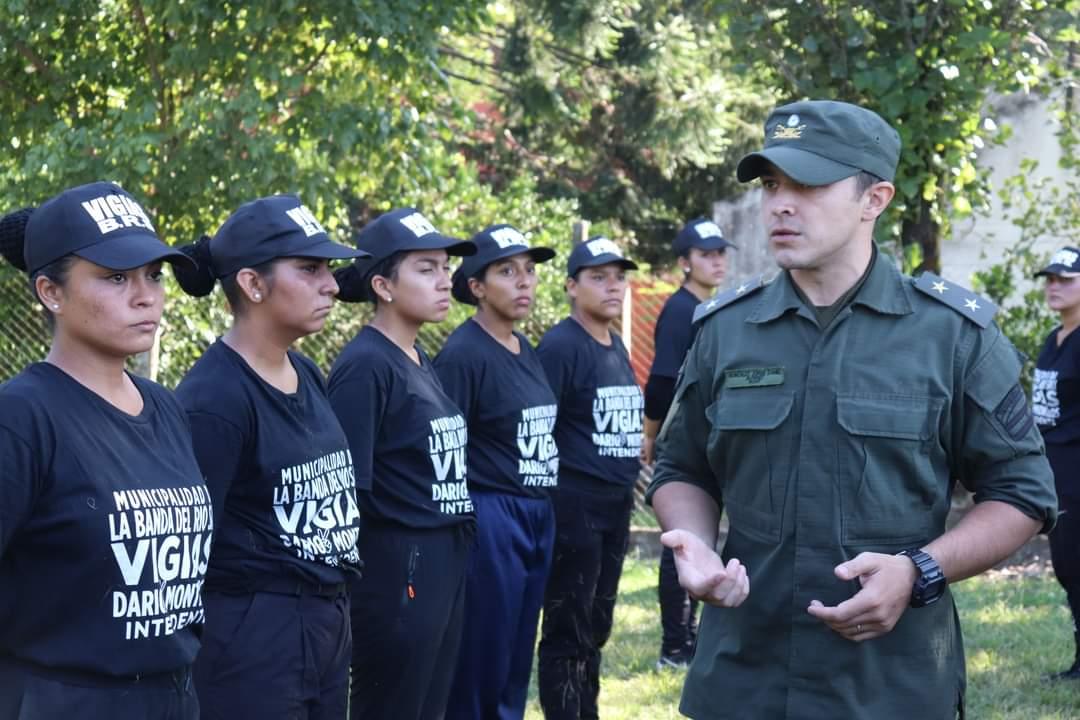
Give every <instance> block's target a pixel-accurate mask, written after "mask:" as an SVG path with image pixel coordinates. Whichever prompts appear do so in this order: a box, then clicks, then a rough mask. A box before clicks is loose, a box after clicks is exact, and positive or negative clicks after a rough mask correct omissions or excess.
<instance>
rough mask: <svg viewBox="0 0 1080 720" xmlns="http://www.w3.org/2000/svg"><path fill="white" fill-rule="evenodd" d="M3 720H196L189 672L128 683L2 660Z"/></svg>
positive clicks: (0, 693) (196, 707)
mask: <svg viewBox="0 0 1080 720" xmlns="http://www.w3.org/2000/svg"><path fill="white" fill-rule="evenodd" d="M0 718H3V720H74V719H75V718H79V720H199V701H198V700H197V699H196V697H195V687H194V685H193V684H192V682H191V669H190V668H184V669H182V670H178V671H176V672H175V673H166V674H162V675H153V676H149V677H143V678H140V679H139V680H138V681H135V680H134V679H133V680H131V681H130V682H125V681H122V680H115V679H109V678H105V677H102V678H100V679H97V678H94V677H91V676H89V675H83V676H80V675H79V674H77V673H63V672H53V671H51V670H48V669H46V668H38V667H30V666H27V665H25V664H23V663H21V662H19V661H14V660H9V659H3V658H0Z"/></svg>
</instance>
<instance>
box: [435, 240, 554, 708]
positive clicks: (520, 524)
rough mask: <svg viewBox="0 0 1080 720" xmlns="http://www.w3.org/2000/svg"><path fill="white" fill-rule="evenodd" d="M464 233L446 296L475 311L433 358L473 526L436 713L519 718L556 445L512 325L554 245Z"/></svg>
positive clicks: (550, 529) (543, 572)
mask: <svg viewBox="0 0 1080 720" xmlns="http://www.w3.org/2000/svg"><path fill="white" fill-rule="evenodd" d="M472 241H473V243H474V244H475V245H476V248H477V253H476V254H475V255H473V256H471V257H468V258H466V259H465V261H464V262H462V264H461V267H460V268H458V270H457V272H455V273H454V286H453V295H454V298H455V299H457V300H458V301H460V302H463V303H466V304H469V305H475V306H476V313H475V314H474V315H473V316H472V317H471V318H469V319H468V320H466V321H465V322H463V323H462V324H461V325H459V326H458V328H457V329H456V330H454V332H453V333H452V334H451V335H450V337H449V338H447V340H446V344H445V345H444V346H443V349H442V351H441V352H440V353H439V354H438V356H437V357H436V358H435V363H434V365H435V372H437V373H438V375H439V378H440V380H442V384H443V387H444V388H445V389H446V394H447V395H449V396H450V398H451V399H452V400H453V401H454V402H455V403H456V404H457V406H458V407H459V408H461V412H462V414H463V415H464V416H465V421H466V423H467V424H468V428H469V445H468V457H469V496H470V497H471V498H472V501H473V504H474V505H475V507H476V524H477V537H476V546H475V547H474V549H473V551H472V553H471V554H470V556H469V566H468V573H467V579H466V589H465V625H466V626H467V627H470V628H473V629H474V632H470V633H468V634H466V635H465V637H464V639H463V640H462V646H461V654H460V657H459V659H458V666H457V676H456V678H455V680H454V686H453V690H452V691H451V693H450V706H449V708H448V710H447V714H446V717H447V718H450V719H458V718H460V720H511V719H512V718H517V719H518V720H520V718H522V717H524V715H525V700H526V697H527V695H528V690H529V674H530V672H531V670H532V656H533V652H534V650H535V645H536V623H537V620H538V619H539V617H540V607H541V605H542V604H543V601H544V586H545V584H546V583H547V576H548V569H549V567H550V565H551V548H552V543H553V542H554V540H555V514H554V510H553V509H552V506H551V500H550V498H549V494H550V492H551V490H552V489H553V488H554V487H555V486H556V484H557V482H558V472H559V451H558V448H556V446H555V440H554V438H553V437H552V431H553V429H554V426H555V414H556V411H557V409H558V408H557V406H556V403H555V394H554V393H553V392H552V391H551V387H550V386H549V385H548V381H547V377H546V376H545V374H544V367H543V365H541V364H540V359H539V357H537V355H536V351H535V350H534V349H533V347H532V345H530V344H529V341H528V340H527V339H526V338H525V336H524V335H522V334H521V333H518V332H516V331H515V330H514V327H515V325H516V324H517V323H518V322H520V321H521V320H523V319H525V318H526V317H527V316H528V314H529V311H530V310H531V309H532V306H533V301H534V300H535V298H536V285H537V278H536V265H537V263H541V262H546V261H548V260H550V259H551V258H553V257H554V256H555V251H554V250H552V249H551V248H544V247H535V248H534V247H529V243H528V241H527V240H526V239H525V236H524V235H522V234H521V232H520V231H519V230H517V229H516V228H514V227H512V226H510V225H492V226H491V227H488V228H486V229H484V230H483V231H481V232H479V233H477V234H476V235H474V236H473V238H472ZM479 628H483V629H484V630H483V632H476V631H475V630H476V629H479ZM492 658H499V662H497V663H492Z"/></svg>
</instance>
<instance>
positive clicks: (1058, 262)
mask: <svg viewBox="0 0 1080 720" xmlns="http://www.w3.org/2000/svg"><path fill="white" fill-rule="evenodd" d="M1041 275H1057V276H1058V277H1067V278H1073V277H1080V250H1077V249H1076V248H1074V247H1071V246H1069V247H1063V248H1061V249H1060V250H1058V251H1057V252H1056V253H1054V256H1053V257H1052V258H1050V264H1049V265H1047V266H1046V267H1044V268H1043V269H1042V270H1040V271H1039V272H1037V273H1035V277H1039V276H1041Z"/></svg>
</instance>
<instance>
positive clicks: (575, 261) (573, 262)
mask: <svg viewBox="0 0 1080 720" xmlns="http://www.w3.org/2000/svg"><path fill="white" fill-rule="evenodd" d="M610 263H614V264H616V265H618V266H619V267H621V268H622V269H623V270H637V263H635V262H633V261H632V260H627V259H626V258H624V257H623V254H622V250H620V249H619V246H618V245H616V244H615V243H613V242H612V241H611V240H608V239H607V238H606V237H604V236H602V235H597V236H596V237H592V238H589V239H588V240H587V241H586V242H583V243H581V244H580V245H578V246H577V247H575V248H574V249H573V250H571V251H570V258H569V259H568V260H567V261H566V275H567V277H574V276H575V275H577V273H578V270H580V269H581V268H586V267H596V266H597V265H608V264H610Z"/></svg>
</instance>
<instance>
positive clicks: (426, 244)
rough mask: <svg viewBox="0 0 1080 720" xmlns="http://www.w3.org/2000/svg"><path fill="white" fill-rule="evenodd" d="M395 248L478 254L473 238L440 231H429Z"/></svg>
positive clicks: (450, 253)
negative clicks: (451, 235)
mask: <svg viewBox="0 0 1080 720" xmlns="http://www.w3.org/2000/svg"><path fill="white" fill-rule="evenodd" d="M395 250H396V251H405V252H409V251H413V250H445V251H446V254H447V255H454V256H457V257H467V256H469V255H475V254H476V243H474V242H473V241H472V240H458V239H457V238H452V237H447V236H446V235H440V234H438V233H428V234H427V235H424V236H423V237H418V238H416V240H414V241H410V242H408V243H406V244H405V245H403V246H402V247H399V248H395Z"/></svg>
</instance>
